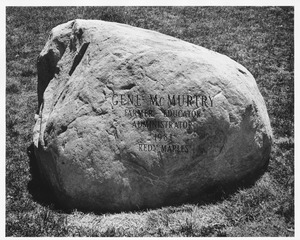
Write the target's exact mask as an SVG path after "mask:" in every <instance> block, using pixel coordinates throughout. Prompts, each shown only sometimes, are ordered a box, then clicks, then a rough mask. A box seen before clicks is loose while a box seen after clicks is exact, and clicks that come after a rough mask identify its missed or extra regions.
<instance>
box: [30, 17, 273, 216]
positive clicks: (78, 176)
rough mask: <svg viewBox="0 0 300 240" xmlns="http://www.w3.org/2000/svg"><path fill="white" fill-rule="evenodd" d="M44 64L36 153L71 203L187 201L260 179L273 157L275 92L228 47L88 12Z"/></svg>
mask: <svg viewBox="0 0 300 240" xmlns="http://www.w3.org/2000/svg"><path fill="white" fill-rule="evenodd" d="M37 67H38V109H37V112H38V114H37V115H36V123H35V127H34V136H33V142H34V154H35V156H36V159H37V162H38V169H39V171H40V173H41V174H40V175H41V176H43V178H44V180H45V181H47V183H48V185H49V186H51V189H52V191H53V196H54V197H55V198H56V201H57V203H59V204H60V205H61V206H62V207H65V208H68V209H75V208H76V209H79V210H92V211H114V212H116V211H133V210H138V209H143V208H156V207H161V206H166V205H170V204H179V203H187V202H190V201H191V200H193V199H199V198H201V197H205V193H206V190H207V189H222V188H221V187H231V186H232V184H236V183H241V182H245V183H246V182H247V181H250V180H251V181H252V180H253V179H254V180H255V179H256V178H257V177H258V176H259V175H260V174H261V173H262V172H263V171H264V170H265V168H266V166H267V164H268V160H269V157H270V152H271V144H272V130H271V126H270V120H269V116H268V113H267V109H266V105H265V102H264V99H263V97H262V95H261V93H260V92H259V90H258V87H257V84H256V81H255V79H254V78H253V76H252V75H251V73H250V72H249V71H248V70H247V69H246V68H245V67H243V66H242V65H240V64H239V63H237V62H235V61H234V60H232V59H230V58H229V57H227V56H225V55H222V54H219V53H217V52H214V51H211V50H208V49H206V48H203V47H200V46H197V45H194V44H191V43H188V42H185V41H182V40H179V39H177V38H174V37H171V36H167V35H164V34H161V33H158V32H155V31H150V30H146V29H141V28H136V27H132V26H128V25H125V24H120V23H113V22H105V21H100V20H80V19H77V20H72V21H69V22H67V23H64V24H61V25H58V26H57V27H55V28H53V29H52V31H51V33H50V36H49V38H48V41H47V43H46V45H45V47H44V49H43V50H42V52H41V53H40V55H39V57H38V63H37ZM249 176H251V179H250V178H249Z"/></svg>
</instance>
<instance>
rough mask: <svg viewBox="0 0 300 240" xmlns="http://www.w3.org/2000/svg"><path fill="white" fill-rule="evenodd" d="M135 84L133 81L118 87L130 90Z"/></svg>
mask: <svg viewBox="0 0 300 240" xmlns="http://www.w3.org/2000/svg"><path fill="white" fill-rule="evenodd" d="M135 86H136V85H135V84H134V83H130V84H127V85H125V86H122V87H120V89H122V90H130V89H131V88H133V87H135Z"/></svg>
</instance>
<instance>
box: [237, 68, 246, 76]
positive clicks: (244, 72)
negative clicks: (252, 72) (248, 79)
mask: <svg viewBox="0 0 300 240" xmlns="http://www.w3.org/2000/svg"><path fill="white" fill-rule="evenodd" d="M238 70H239V72H241V73H242V74H245V75H246V74H247V73H246V72H244V71H243V70H241V69H239V68H238Z"/></svg>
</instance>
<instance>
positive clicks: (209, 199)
mask: <svg viewBox="0 0 300 240" xmlns="http://www.w3.org/2000/svg"><path fill="white" fill-rule="evenodd" d="M27 154H28V157H29V159H30V174H31V181H30V182H29V183H28V190H29V193H30V194H31V195H32V197H33V200H34V201H36V202H38V203H40V204H41V205H43V206H51V209H53V210H56V211H63V212H65V213H71V212H72V211H73V210H75V208H74V209H73V208H66V207H65V206H62V205H60V204H59V203H58V201H56V198H55V194H54V193H53V191H52V189H51V187H50V186H49V185H48V184H47V183H46V182H45V181H44V179H43V178H42V177H41V174H40V172H39V168H38V164H37V159H36V157H35V155H34V145H33V143H32V144H31V145H30V146H29V147H28V148H27ZM268 163H269V161H267V162H266V164H265V165H264V166H263V167H262V168H260V169H257V171H254V172H255V174H248V175H247V176H244V177H243V179H240V180H237V179H235V180H233V181H231V182H223V183H215V184H214V185H213V186H212V187H210V188H207V189H206V190H203V191H202V192H201V195H199V194H193V193H191V196H192V197H191V198H190V200H189V201H186V200H182V201H181V200H179V199H181V197H182V196H181V195H180V194H177V195H172V196H170V197H169V198H168V199H167V200H166V201H165V202H164V203H163V204H162V206H160V207H168V206H169V207H180V206H181V205H182V204H197V205H206V204H215V203H217V202H219V201H223V200H226V199H227V198H229V197H230V196H231V195H232V194H233V193H235V192H236V191H237V190H238V189H240V188H248V187H251V186H253V185H254V184H255V182H256V180H257V179H258V178H259V177H261V176H262V174H263V173H264V172H265V171H266V170H267V167H268ZM178 200H179V201H178ZM178 202H179V203H178ZM160 207H157V208H148V207H144V208H137V209H132V210H130V211H131V212H139V211H145V210H150V209H159V208H160ZM78 210H80V211H81V212H83V213H91V212H93V213H94V214H98V215H101V214H104V213H119V212H121V211H104V210H103V211H93V210H90V209H78ZM122 212H123V211H122Z"/></svg>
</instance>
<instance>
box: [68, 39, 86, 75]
mask: <svg viewBox="0 0 300 240" xmlns="http://www.w3.org/2000/svg"><path fill="white" fill-rule="evenodd" d="M89 44H90V43H89V42H87V43H84V44H83V45H82V47H81V48H80V50H79V52H78V54H77V55H76V56H75V59H74V62H73V65H72V67H71V70H70V72H69V75H70V76H71V75H72V74H73V72H74V71H75V69H76V67H77V66H78V64H79V63H80V61H81V60H82V58H83V56H84V54H85V52H86V50H87V48H88V46H89Z"/></svg>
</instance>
